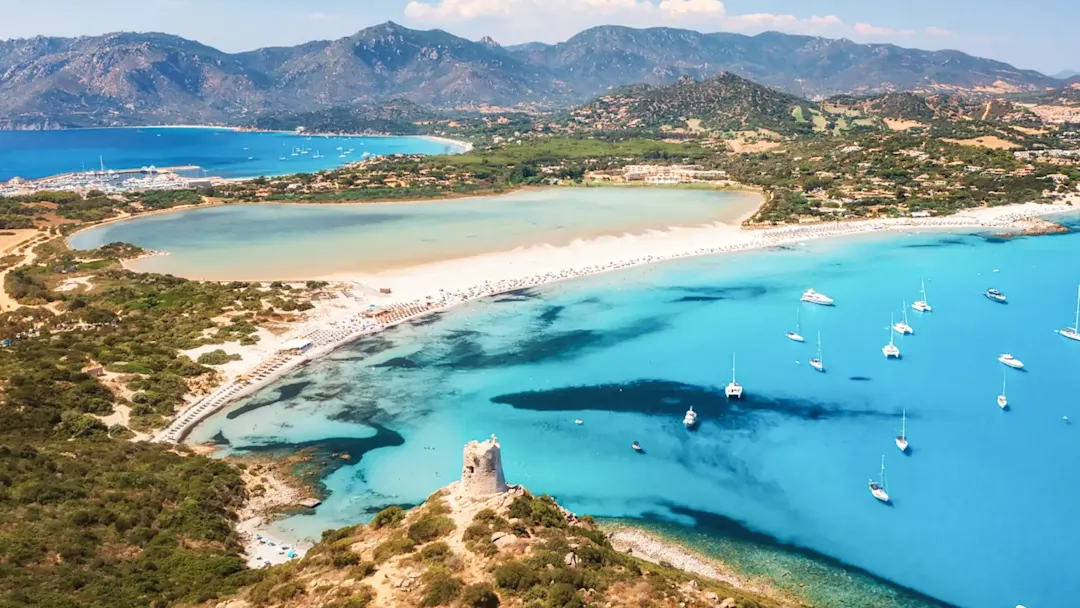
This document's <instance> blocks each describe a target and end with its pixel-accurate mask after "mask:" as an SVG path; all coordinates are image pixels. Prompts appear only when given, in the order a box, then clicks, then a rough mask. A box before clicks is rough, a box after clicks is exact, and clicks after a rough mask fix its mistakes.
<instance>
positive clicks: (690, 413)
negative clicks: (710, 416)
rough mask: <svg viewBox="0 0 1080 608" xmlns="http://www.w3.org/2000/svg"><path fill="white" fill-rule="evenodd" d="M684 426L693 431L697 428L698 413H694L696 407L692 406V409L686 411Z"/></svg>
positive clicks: (683, 420)
mask: <svg viewBox="0 0 1080 608" xmlns="http://www.w3.org/2000/svg"><path fill="white" fill-rule="evenodd" d="M682 423H683V426H685V427H686V428H688V429H692V428H694V427H695V426H697V412H695V411H694V406H692V405H691V406H690V409H688V410H686V416H684V417H683V419H682Z"/></svg>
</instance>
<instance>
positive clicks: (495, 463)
mask: <svg viewBox="0 0 1080 608" xmlns="http://www.w3.org/2000/svg"><path fill="white" fill-rule="evenodd" d="M508 489H509V486H507V485H506V479H505V478H504V477H503V468H502V454H501V451H500V447H499V440H498V439H496V437H495V435H492V436H491V439H489V440H487V441H483V442H480V441H471V442H469V443H468V444H466V445H465V454H464V465H463V466H462V469H461V484H460V486H459V492H460V493H461V495H463V496H472V497H478V496H489V495H491V494H502V493H503V492H506V491H507V490H508Z"/></svg>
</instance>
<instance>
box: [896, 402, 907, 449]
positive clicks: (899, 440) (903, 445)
mask: <svg viewBox="0 0 1080 608" xmlns="http://www.w3.org/2000/svg"><path fill="white" fill-rule="evenodd" d="M896 447H898V448H900V451H901V452H907V449H908V440H907V408H904V418H903V422H901V423H900V434H899V435H897V437H896Z"/></svg>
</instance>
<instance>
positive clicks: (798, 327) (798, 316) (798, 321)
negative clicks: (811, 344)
mask: <svg viewBox="0 0 1080 608" xmlns="http://www.w3.org/2000/svg"><path fill="white" fill-rule="evenodd" d="M801 331H802V311H801V310H798V309H796V310H795V331H789V332H787V337H788V340H794V341H796V342H806V339H804V338H803V337H802V335H801V334H800V333H799V332H801Z"/></svg>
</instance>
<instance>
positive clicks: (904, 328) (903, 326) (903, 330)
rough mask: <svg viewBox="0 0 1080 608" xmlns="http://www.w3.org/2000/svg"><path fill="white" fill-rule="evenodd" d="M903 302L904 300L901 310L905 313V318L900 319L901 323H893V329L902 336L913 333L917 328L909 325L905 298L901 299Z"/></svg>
mask: <svg viewBox="0 0 1080 608" xmlns="http://www.w3.org/2000/svg"><path fill="white" fill-rule="evenodd" d="M901 302H903V304H902V305H901V307H900V310H901V312H902V313H903V316H904V319H903V320H902V321H900V322H899V323H897V324H896V325H893V329H895V330H896V333H898V334H900V335H902V336H903V335H907V334H913V333H915V330H914V329H912V328H911V326H910V325H908V322H907V302H906V301H904V300H901Z"/></svg>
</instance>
